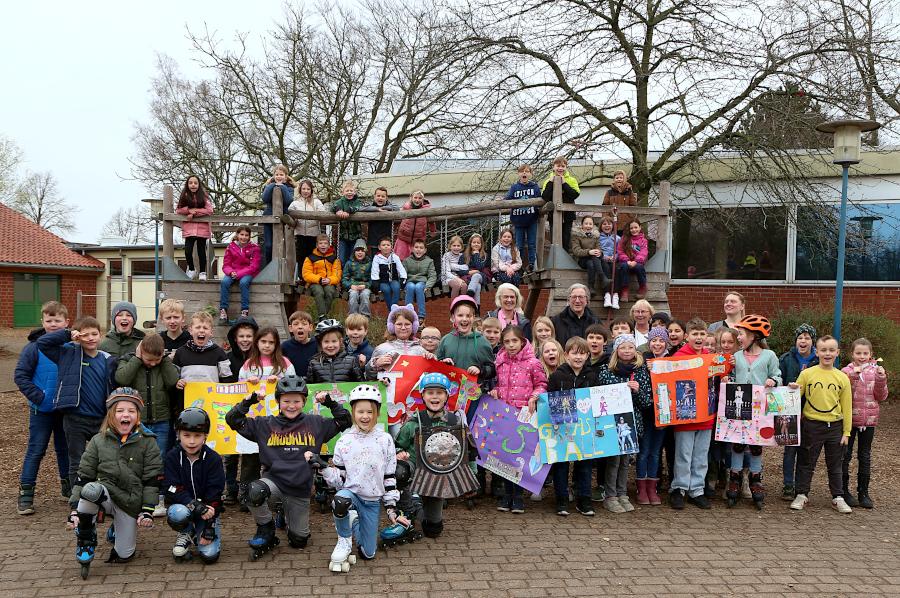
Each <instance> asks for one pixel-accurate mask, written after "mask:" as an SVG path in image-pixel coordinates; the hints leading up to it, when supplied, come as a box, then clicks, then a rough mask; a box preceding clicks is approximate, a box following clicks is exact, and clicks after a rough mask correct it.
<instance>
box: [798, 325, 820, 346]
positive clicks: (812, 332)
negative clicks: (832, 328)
mask: <svg viewBox="0 0 900 598" xmlns="http://www.w3.org/2000/svg"><path fill="white" fill-rule="evenodd" d="M804 333H806V334H808V335H809V336H811V337H812V342H816V337H817V336H818V334H816V329H815V328H813V327H812V326H811V325H810V324H807V323H805V322H804V323H803V324H800V325H799V326H797V329H796V330H795V331H794V340H795V341H796V340H797V337H798V336H800V335H801V334H804Z"/></svg>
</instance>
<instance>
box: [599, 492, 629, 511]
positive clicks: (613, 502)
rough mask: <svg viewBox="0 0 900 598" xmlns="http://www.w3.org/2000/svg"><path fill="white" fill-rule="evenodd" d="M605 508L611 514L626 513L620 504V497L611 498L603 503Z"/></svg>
mask: <svg viewBox="0 0 900 598" xmlns="http://www.w3.org/2000/svg"><path fill="white" fill-rule="evenodd" d="M603 508H604V509H606V510H607V511H609V512H610V513H624V512H625V507H623V506H622V505H621V504H620V503H619V499H618V497H615V496H610V497H609V498H607V499H605V500H604V501H603Z"/></svg>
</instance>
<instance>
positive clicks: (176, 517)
mask: <svg viewBox="0 0 900 598" xmlns="http://www.w3.org/2000/svg"><path fill="white" fill-rule="evenodd" d="M166 518H167V519H168V520H169V525H170V526H171V527H172V529H177V527H181V526H182V525H184V523H185V522H188V526H187V529H185V530H184V533H186V534H190V536H191V540H192V541H193V542H194V546H196V547H197V552H199V553H200V555H201V556H202V557H203V558H204V560H209V559H213V558H215V557H216V556H218V554H219V552H220V551H221V550H222V530H221V529H220V527H219V518H218V517H213V518H212V519H209V520H205V519H203V518H201V517H200V514H199V511H191V510H190V509H188V508H187V507H186V506H185V505H172V506H170V507H169V510H168V512H167V513H166ZM209 525H211V526H213V529H214V530H215V532H216V539H215V540H213V541H212V542H210V543H209V544H206V545H203V544H201V543H200V534H202V533H203V531H204V530H205V529H206V528H207V526H209ZM116 531H118V530H116Z"/></svg>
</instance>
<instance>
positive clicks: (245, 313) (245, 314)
mask: <svg viewBox="0 0 900 598" xmlns="http://www.w3.org/2000/svg"><path fill="white" fill-rule="evenodd" d="M249 315H250V310H249V309H242V310H241V316H243V317H245V318H246V317H247V316H249Z"/></svg>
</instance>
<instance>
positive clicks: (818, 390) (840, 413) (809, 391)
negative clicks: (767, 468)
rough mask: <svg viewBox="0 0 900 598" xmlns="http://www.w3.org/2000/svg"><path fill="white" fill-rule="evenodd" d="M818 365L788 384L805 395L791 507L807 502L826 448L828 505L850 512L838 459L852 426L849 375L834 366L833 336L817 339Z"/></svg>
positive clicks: (837, 348) (835, 348)
mask: <svg viewBox="0 0 900 598" xmlns="http://www.w3.org/2000/svg"><path fill="white" fill-rule="evenodd" d="M816 353H818V355H819V365H814V366H812V367H809V368H806V369H805V370H803V371H802V372H800V376H799V377H798V378H797V381H796V382H795V383H793V384H790V385H789V386H790V387H791V388H799V389H800V394H801V395H802V397H803V398H804V399H806V401H805V403H804V405H803V414H802V417H801V420H800V450H799V451H797V496H795V497H794V500H793V502H791V508H792V509H794V510H795V511H802V510H803V508H804V507H805V506H806V503H808V502H809V498H808V495H809V488H810V484H811V483H812V477H813V474H814V473H815V471H816V462H817V461H818V460H819V453H821V452H822V449H823V448H824V449H825V465H826V467H827V469H828V488H829V490H831V508H833V509H834V510H836V511H837V512H838V513H852V512H853V510H852V509H851V508H850V506H849V505H848V504H847V502H846V501H845V500H844V496H843V494H844V489H843V484H842V480H841V461H842V459H843V456H844V450H845V447H846V446H847V443H848V441H849V439H850V431H851V429H852V428H853V394H852V391H851V384H850V378H848V377H847V374H845V373H844V372H842V371H840V370H838V369H837V368H835V367H834V361H835V360H836V359H837V356H838V353H840V345H839V344H838V342H837V340H836V339H835V338H834V337H832V336H828V335H826V336H823V337H821V338H820V339H819V340H818V341H817V342H816Z"/></svg>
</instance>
